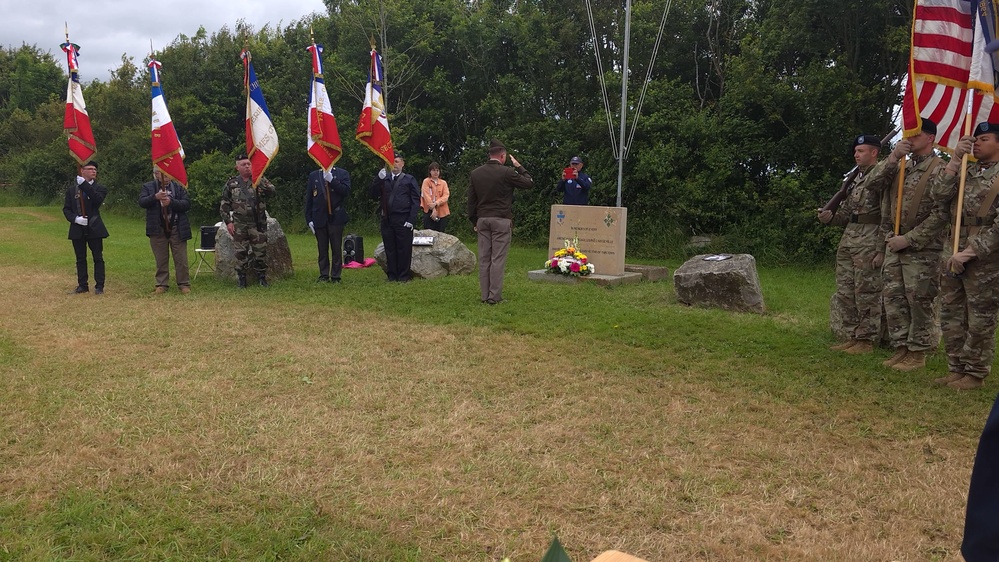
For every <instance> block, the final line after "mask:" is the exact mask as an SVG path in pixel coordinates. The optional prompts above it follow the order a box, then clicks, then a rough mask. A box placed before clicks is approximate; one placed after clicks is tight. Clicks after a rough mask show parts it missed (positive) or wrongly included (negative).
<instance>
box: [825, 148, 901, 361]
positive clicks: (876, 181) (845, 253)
mask: <svg viewBox="0 0 999 562" xmlns="http://www.w3.org/2000/svg"><path fill="white" fill-rule="evenodd" d="M872 169H873V166H871V167H870V168H868V169H867V170H864V171H862V172H861V173H859V174H857V177H856V178H854V181H853V185H852V186H850V188H849V193H848V194H847V196H846V197H845V198H844V199H843V202H842V203H841V204H840V206H839V209H837V210H836V214H835V215H834V216H833V218H832V220H831V221H830V224H832V225H836V226H846V228H845V229H844V230H843V237H842V238H841V239H840V241H839V248H837V249H836V294H835V295H834V296H833V298H834V300H835V301H836V304H835V306H836V307H838V308H839V310H841V311H842V313H843V329H844V331H846V333H847V335H848V336H849V337H851V338H853V339H855V340H861V341H869V342H873V341H874V340H875V339H877V337H878V329H879V327H880V325H881V299H880V297H881V275H880V273H879V272H878V271H875V269H874V266H873V265H872V263H871V262H872V261H873V260H874V256H875V255H876V254H879V253H883V252H884V244H883V240H884V235H883V233H882V232H881V203H882V201H881V200H882V198H883V196H884V187H885V185H887V183H888V180H887V179H886V178H884V177H881V178H877V177H874V176H873V175H871V174H870V172H871V170H872Z"/></svg>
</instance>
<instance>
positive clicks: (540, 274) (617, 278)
mask: <svg viewBox="0 0 999 562" xmlns="http://www.w3.org/2000/svg"><path fill="white" fill-rule="evenodd" d="M527 278H528V279H530V280H531V281H545V282H548V283H562V284H563V285H575V284H576V283H596V284H597V285H600V286H601V287H610V286H614V285H631V284H633V283H638V282H639V281H641V280H642V274H641V273H629V272H625V273H624V274H623V275H600V274H599V273H594V274H592V275H587V276H585V277H573V276H571V275H559V274H556V273H548V270H547V269H535V270H533V271H528V272H527Z"/></svg>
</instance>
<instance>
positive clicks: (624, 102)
mask: <svg viewBox="0 0 999 562" xmlns="http://www.w3.org/2000/svg"><path fill="white" fill-rule="evenodd" d="M630 43H631V0H626V2H625V5H624V62H623V64H622V66H621V143H620V144H619V145H618V147H617V149H618V155H617V206H618V207H620V206H621V186H622V185H623V184H624V152H625V149H624V143H625V137H624V132H625V117H626V116H627V114H628V113H627V112H628V48H629V46H630V45H629V44H630ZM596 47H597V45H594V48H596Z"/></svg>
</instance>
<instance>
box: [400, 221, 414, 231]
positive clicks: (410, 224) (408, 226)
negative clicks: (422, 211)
mask: <svg viewBox="0 0 999 562" xmlns="http://www.w3.org/2000/svg"><path fill="white" fill-rule="evenodd" d="M402 226H405V227H406V228H408V229H410V230H413V223H411V222H409V221H406V222H404V223H402Z"/></svg>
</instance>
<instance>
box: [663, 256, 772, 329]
mask: <svg viewBox="0 0 999 562" xmlns="http://www.w3.org/2000/svg"><path fill="white" fill-rule="evenodd" d="M673 286H674V287H675V289H676V299H677V300H678V301H680V302H681V303H683V304H686V305H691V306H707V307H715V308H723V309H725V310H732V311H735V312H755V313H759V314H762V313H764V312H766V306H765V305H764V304H763V291H762V290H761V289H760V279H759V276H757V274H756V259H755V258H754V257H753V256H751V255H749V254H713V255H708V254H702V255H699V256H694V257H692V258H690V259H689V260H687V261H686V262H684V264H683V265H681V266H680V267H679V268H678V269H677V270H676V272H675V273H673Z"/></svg>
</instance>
